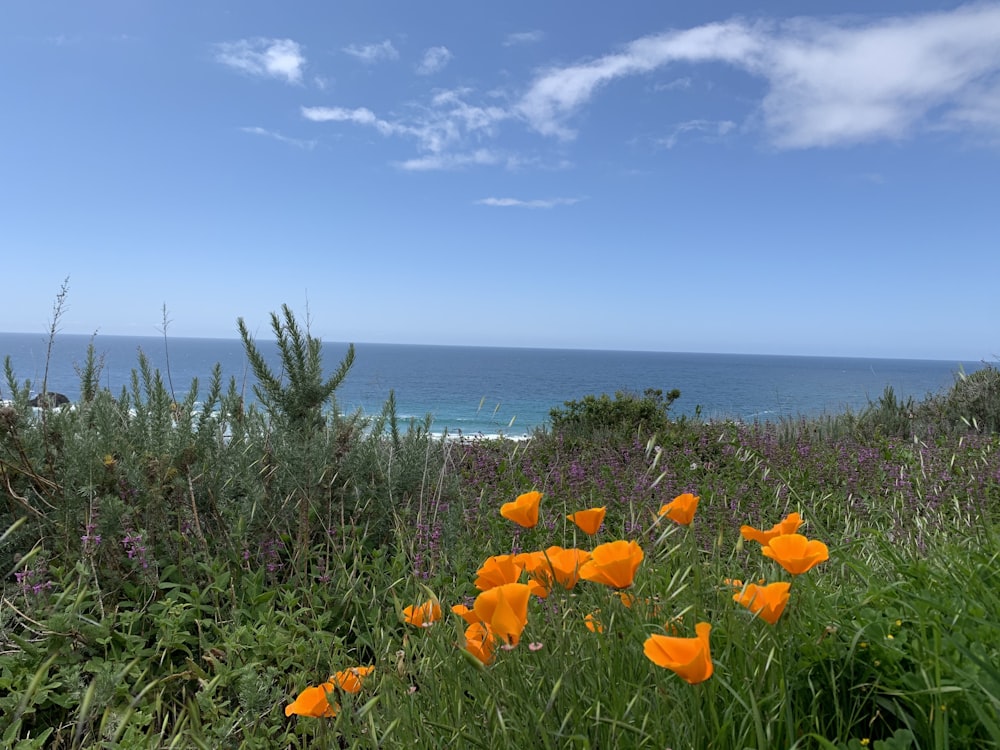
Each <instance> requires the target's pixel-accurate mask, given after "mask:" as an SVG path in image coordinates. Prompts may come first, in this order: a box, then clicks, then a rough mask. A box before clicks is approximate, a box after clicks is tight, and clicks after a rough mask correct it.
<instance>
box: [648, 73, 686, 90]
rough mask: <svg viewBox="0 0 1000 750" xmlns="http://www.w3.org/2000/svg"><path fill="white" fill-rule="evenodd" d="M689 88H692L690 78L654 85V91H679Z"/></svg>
mask: <svg viewBox="0 0 1000 750" xmlns="http://www.w3.org/2000/svg"><path fill="white" fill-rule="evenodd" d="M689 88H691V77H690V76H684V77H682V78H675V79H674V80H672V81H667V82H666V83H657V84H654V85H653V91H677V90H678V89H689Z"/></svg>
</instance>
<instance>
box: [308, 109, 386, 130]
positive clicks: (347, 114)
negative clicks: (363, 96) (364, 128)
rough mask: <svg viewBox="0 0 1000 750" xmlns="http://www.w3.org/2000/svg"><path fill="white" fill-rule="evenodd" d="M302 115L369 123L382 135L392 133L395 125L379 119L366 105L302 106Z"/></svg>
mask: <svg viewBox="0 0 1000 750" xmlns="http://www.w3.org/2000/svg"><path fill="white" fill-rule="evenodd" d="M302 116H303V117H305V118H306V119H307V120H312V121H313V122H353V123H354V124H355V125H371V126H373V127H374V128H375V129H376V130H378V131H379V132H380V133H381V134H382V135H392V134H393V133H394V132H395V130H396V127H395V126H394V125H393V124H392V123H389V122H386V121H385V120H380V119H379V118H377V117H376V116H375V113H374V112H372V111H371V110H370V109H368V108H367V107H358V108H357V109H346V108H344V107H303V108H302Z"/></svg>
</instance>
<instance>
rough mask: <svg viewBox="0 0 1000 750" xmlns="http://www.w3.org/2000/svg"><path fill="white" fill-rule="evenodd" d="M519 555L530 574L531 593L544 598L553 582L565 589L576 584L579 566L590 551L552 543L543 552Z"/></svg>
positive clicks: (588, 556)
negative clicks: (566, 547)
mask: <svg viewBox="0 0 1000 750" xmlns="http://www.w3.org/2000/svg"><path fill="white" fill-rule="evenodd" d="M520 557H521V558H522V559H524V560H525V568H526V569H527V571H528V572H529V573H530V574H531V578H530V579H529V580H528V585H530V586H531V587H532V592H531V593H533V594H535V595H536V596H539V597H542V598H545V597H546V596H548V593H549V591H550V590H551V589H552V585H553V583H558V584H559V585H560V586H562V587H563V588H564V589H567V590H568V589H572V588H573V587H574V586H576V582H577V581H578V580H579V579H580V567H581V566H582V565H583V564H584V563H585V562H587V560H589V559H590V553H589V552H587V551H586V550H582V549H576V548H575V547H571V548H569V549H563V548H562V547H559V546H556V545H553V546H551V547H549V548H548V549H547V550H545V551H544V552H541V553H529V554H528V555H526V556H525V555H522V556H520Z"/></svg>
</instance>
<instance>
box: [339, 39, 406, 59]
mask: <svg viewBox="0 0 1000 750" xmlns="http://www.w3.org/2000/svg"><path fill="white" fill-rule="evenodd" d="M344 52H346V53H347V54H349V55H351V56H352V57H356V58H358V59H359V60H361V62H365V63H377V62H380V61H382V60H396V59H397V58H398V57H399V52H398V51H397V50H396V48H395V47H394V46H392V42H391V41H389V40H388V39H386V40H385V41H384V42H379V43H378V44H350V45H348V46H347V47H344Z"/></svg>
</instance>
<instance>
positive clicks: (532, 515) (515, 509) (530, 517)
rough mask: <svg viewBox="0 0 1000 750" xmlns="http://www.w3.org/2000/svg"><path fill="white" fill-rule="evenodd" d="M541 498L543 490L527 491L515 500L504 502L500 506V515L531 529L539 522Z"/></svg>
mask: <svg viewBox="0 0 1000 750" xmlns="http://www.w3.org/2000/svg"><path fill="white" fill-rule="evenodd" d="M541 499H542V493H541V492H525V493H524V494H523V495H518V497H517V499H516V500H515V501H514V502H512V503H504V504H503V505H502V506H501V507H500V515H501V516H503V517H504V518H506V519H507V520H508V521H513V522H514V523H516V524H517V525H519V526H523V527H524V528H526V529H530V528H532V527H533V526H534V525H535V524H537V523H538V503H539V502H541Z"/></svg>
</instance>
